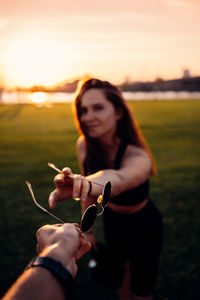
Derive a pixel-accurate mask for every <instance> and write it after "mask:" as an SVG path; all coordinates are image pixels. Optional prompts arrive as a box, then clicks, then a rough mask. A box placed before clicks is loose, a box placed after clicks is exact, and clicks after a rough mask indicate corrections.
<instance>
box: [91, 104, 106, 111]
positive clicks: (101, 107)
mask: <svg viewBox="0 0 200 300" xmlns="http://www.w3.org/2000/svg"><path fill="white" fill-rule="evenodd" d="M93 109H94V110H96V111H98V110H103V109H104V107H103V105H101V104H96V105H94V107H93Z"/></svg>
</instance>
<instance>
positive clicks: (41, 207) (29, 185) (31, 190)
mask: <svg viewBox="0 0 200 300" xmlns="http://www.w3.org/2000/svg"><path fill="white" fill-rule="evenodd" d="M26 184H27V186H28V189H29V191H30V193H31V196H32V199H33V201H34V203H35V204H36V205H37V207H39V208H40V209H41V210H42V211H44V212H45V213H47V214H49V215H50V216H51V217H53V218H54V219H56V220H57V221H59V222H61V223H63V224H64V223H65V222H63V221H62V220H61V219H59V218H58V217H56V216H54V215H53V214H51V213H50V212H49V211H48V210H47V209H46V208H44V207H43V206H41V205H40V204H39V203H38V202H37V201H36V199H35V195H34V193H33V189H32V186H31V184H30V182H29V181H26Z"/></svg>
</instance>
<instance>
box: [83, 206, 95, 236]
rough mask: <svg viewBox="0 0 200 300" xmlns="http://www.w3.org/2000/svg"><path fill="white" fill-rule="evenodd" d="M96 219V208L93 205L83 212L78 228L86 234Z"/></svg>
mask: <svg viewBox="0 0 200 300" xmlns="http://www.w3.org/2000/svg"><path fill="white" fill-rule="evenodd" d="M96 217H97V207H96V205H95V204H93V205H90V206H89V207H88V208H87V209H86V210H85V212H84V214H83V215H82V218H81V224H80V228H81V230H82V231H83V232H86V231H88V230H89V229H90V227H92V225H93V224H94V222H95V220H96Z"/></svg>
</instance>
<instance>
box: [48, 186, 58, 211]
mask: <svg viewBox="0 0 200 300" xmlns="http://www.w3.org/2000/svg"><path fill="white" fill-rule="evenodd" d="M58 201H59V196H58V191H57V190H54V191H53V192H51V193H50V195H49V200H48V202H49V207H50V208H51V209H52V208H55V207H56V202H58Z"/></svg>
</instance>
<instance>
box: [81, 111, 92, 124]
mask: <svg viewBox="0 0 200 300" xmlns="http://www.w3.org/2000/svg"><path fill="white" fill-rule="evenodd" d="M94 118H95V116H94V114H93V112H92V110H88V111H87V112H85V113H84V114H83V115H82V117H81V119H82V121H83V122H90V121H93V120H94Z"/></svg>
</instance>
